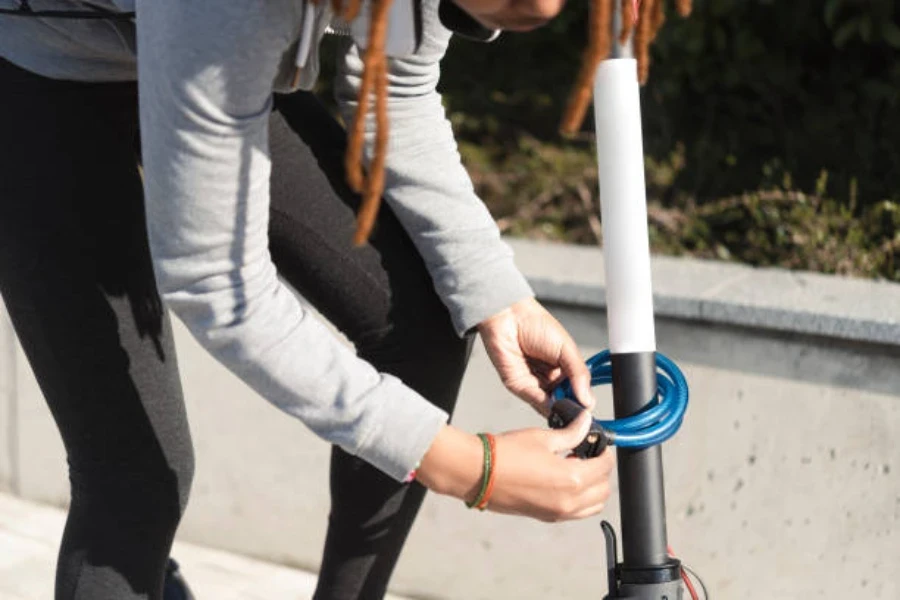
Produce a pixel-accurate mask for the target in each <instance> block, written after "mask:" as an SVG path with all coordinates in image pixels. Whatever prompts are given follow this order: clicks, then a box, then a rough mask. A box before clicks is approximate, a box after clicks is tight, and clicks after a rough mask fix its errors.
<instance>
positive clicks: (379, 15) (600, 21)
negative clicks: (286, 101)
mask: <svg viewBox="0 0 900 600" xmlns="http://www.w3.org/2000/svg"><path fill="white" fill-rule="evenodd" d="M312 1H313V2H315V3H319V2H321V1H322V0H312ZM330 1H331V7H332V9H333V11H334V13H335V14H337V15H340V16H341V17H342V18H343V20H344V21H347V22H349V21H352V20H353V19H355V18H356V17H357V16H358V15H359V13H360V10H361V7H362V2H363V0H330ZM392 1H393V0H369V2H371V6H372V11H371V20H370V23H369V42H368V46H367V48H366V50H365V53H364V55H363V76H362V83H361V85H360V90H359V100H358V103H357V106H356V115H355V118H354V121H353V123H352V125H351V127H352V129H351V131H350V139H349V141H348V144H347V154H346V156H345V158H344V162H345V168H346V171H347V183H348V184H349V185H350V187H351V188H352V189H353V190H354V191H355V192H356V193H358V194H361V195H362V204H361V206H360V209H359V214H358V216H357V222H356V232H355V233H354V235H353V243H354V244H356V245H357V246H359V245H362V244H364V243H365V242H366V241H367V240H368V239H369V235H370V234H371V232H372V228H373V226H374V225H375V218H376V216H377V215H378V208H379V206H380V204H381V196H382V193H383V192H384V169H385V162H386V158H387V141H388V118H387V57H386V56H385V53H384V45H385V37H386V35H387V20H388V12H389V10H390V7H391V3H392ZM613 2H621V3H622V17H623V18H622V28H621V31H620V32H619V36H618V37H619V41H620V42H621V43H625V42H626V41H627V40H628V37H629V36H632V35H633V36H634V51H635V56H636V58H637V62H638V78H639V81H640V82H641V83H642V84H643V83H646V81H647V76H648V74H649V72H650V44H651V43H652V42H653V40H654V39H655V38H656V34H657V33H658V32H659V30H660V28H661V27H662V25H663V22H664V21H665V6H664V0H643V1H641V0H591V3H590V15H589V21H588V23H589V30H588V33H589V35H588V46H587V48H586V49H585V51H584V55H583V56H582V63H581V70H580V71H579V73H578V80H577V82H576V84H575V87H574V88H573V90H572V93H571V95H570V97H569V102H568V105H567V107H566V111H565V114H564V116H563V120H562V125H561V127H560V129H561V130H562V131H563V133H574V132H575V131H577V130H578V129H579V128H580V127H581V124H582V122H583V121H584V116H585V114H586V113H587V108H588V105H589V104H590V101H591V96H592V91H593V90H592V88H593V82H594V74H595V73H596V72H597V67H598V66H599V65H600V62H601V61H602V60H603V59H605V58H606V57H608V56H609V53H610V50H611V49H612V8H613V4H612V3H613ZM675 6H676V10H677V11H678V14H679V15H681V16H683V17H686V16H688V15H689V14H690V12H691V0H675ZM373 93H374V95H375V124H376V129H375V152H374V154H373V157H372V162H371V164H370V165H369V169H368V173H363V161H362V154H363V144H364V140H365V125H366V116H367V114H368V111H369V98H370V97H371V96H372V94H373Z"/></svg>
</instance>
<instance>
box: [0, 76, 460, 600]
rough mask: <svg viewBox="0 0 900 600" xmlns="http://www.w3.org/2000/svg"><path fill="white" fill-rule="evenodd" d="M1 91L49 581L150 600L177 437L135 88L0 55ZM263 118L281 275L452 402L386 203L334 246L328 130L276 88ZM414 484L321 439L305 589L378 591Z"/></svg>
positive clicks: (410, 516)
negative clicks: (58, 477) (55, 534)
mask: <svg viewBox="0 0 900 600" xmlns="http://www.w3.org/2000/svg"><path fill="white" fill-rule="evenodd" d="M0 90H3V91H2V93H0V292H2V295H3V299H4V301H5V303H6V307H7V309H8V311H9V314H10V316H11V318H12V321H13V325H14V327H15V330H16V332H17V334H18V336H19V339H20V341H21V343H22V345H23V348H24V349H25V353H26V355H27V357H28V360H29V362H30V364H31V366H32V368H33V370H34V372H35V374H36V376H37V379H38V382H39V383H40V386H41V389H42V391H43V394H44V396H45V398H46V400H47V402H48V404H49V406H50V409H51V411H52V413H53V416H54V418H55V420H56V423H57V426H58V427H59V430H60V433H61V434H62V438H63V442H64V444H65V447H66V452H67V456H68V463H69V473H70V480H71V487H72V503H71V507H70V510H69V518H68V521H67V523H66V529H65V534H64V536H63V541H62V547H61V549H60V556H59V565H58V569H57V584H56V589H57V591H56V597H57V599H65V600H71V599H78V600H85V599H90V600H113V599H115V600H127V599H138V598H140V599H158V598H160V596H161V589H162V581H163V574H164V570H165V565H166V558H167V556H168V553H169V550H170V547H171V543H172V539H173V536H174V534H175V530H176V528H177V526H178V522H179V519H180V517H181V514H182V512H183V510H184V508H185V504H186V502H187V498H188V492H189V488H190V484H191V478H192V475H193V453H192V447H191V440H190V433H189V430H188V425H187V422H186V415H185V410H184V403H183V399H182V390H181V385H180V380H179V374H178V369H177V365H176V359H175V349H174V346H173V343H172V333H171V328H170V324H169V321H168V317H167V314H166V312H165V311H164V310H163V308H162V305H161V303H160V300H159V297H158V294H157V291H156V287H155V282H154V280H153V275H152V268H151V262H150V258H149V250H148V247H147V239H146V232H145V221H144V212H143V201H142V191H141V182H140V177H139V171H138V164H139V160H138V155H139V147H138V143H137V140H138V130H137V113H136V108H137V98H136V86H135V85H134V84H132V83H103V84H96V83H76V82H67V81H57V80H50V79H46V78H43V77H39V76H36V75H34V74H31V73H28V72H26V71H23V70H21V69H19V68H17V67H15V66H13V65H11V64H10V63H8V62H5V61H3V60H2V59H0ZM270 132H271V133H270V147H271V153H272V161H273V169H272V179H271V189H272V210H271V223H270V249H271V252H272V256H273V259H274V261H275V263H276V266H277V267H278V270H279V272H280V274H281V275H282V276H283V277H284V278H285V279H286V280H287V281H288V282H289V283H290V284H291V285H292V286H293V287H294V288H296V289H297V290H298V291H299V292H300V293H301V294H302V295H303V296H304V297H305V298H306V299H307V300H309V301H310V302H311V303H312V304H313V305H315V306H316V308H317V309H318V310H319V311H320V312H321V313H322V314H323V315H325V316H326V317H327V318H328V319H329V320H330V321H331V322H332V323H334V324H335V325H336V326H337V327H338V328H339V329H340V330H341V331H342V332H343V333H344V334H345V335H346V336H347V337H348V338H349V339H350V340H351V341H352V342H353V343H354V344H355V345H356V347H357V350H358V352H359V354H360V356H362V357H363V358H365V359H367V360H368V361H370V362H371V363H372V364H373V365H375V367H376V368H378V369H379V370H382V371H385V372H388V373H391V374H393V375H396V376H397V377H399V378H401V379H402V380H403V381H405V382H406V383H407V384H408V385H410V386H411V387H412V388H413V389H415V390H417V391H418V392H419V393H421V394H422V395H424V396H425V397H426V398H428V399H429V400H430V401H432V402H434V403H435V404H437V405H439V406H441V407H442V408H444V409H446V410H448V411H452V409H453V406H454V404H455V401H456V396H457V393H458V391H459V385H460V382H461V379H462V375H463V372H464V370H465V366H466V362H467V360H468V355H469V349H470V347H471V339H468V338H467V339H459V338H458V337H457V336H456V334H455V333H454V331H453V328H452V326H451V322H450V318H449V315H448V312H447V310H446V309H445V308H444V306H443V305H442V304H441V302H440V300H439V299H438V298H437V296H436V295H435V293H434V289H433V287H432V284H431V281H430V279H429V277H428V274H427V272H426V270H425V267H424V264H423V262H422V260H421V258H420V257H419V255H418V253H417V252H416V251H415V248H414V246H413V245H412V242H411V241H410V239H409V238H408V237H407V235H406V234H405V233H404V231H403V230H402V228H401V227H400V225H399V223H398V222H397V220H396V218H395V217H394V216H393V214H392V213H391V212H390V210H389V209H388V208H387V207H385V208H383V209H382V212H381V214H380V216H379V220H378V224H377V228H376V230H375V232H374V235H373V237H372V239H371V243H370V244H368V245H367V246H365V247H364V248H359V249H357V248H353V247H352V245H351V238H352V231H353V225H354V212H355V210H356V208H357V206H358V198H357V197H356V196H355V195H354V194H352V193H351V192H350V191H349V190H348V189H347V187H346V186H345V184H344V179H343V166H342V165H343V161H342V155H343V148H344V144H345V133H344V130H343V129H342V128H341V126H340V125H339V124H338V123H337V122H336V121H335V120H334V119H333V118H332V117H331V116H330V115H329V114H328V112H327V111H326V110H325V109H324V108H323V107H322V106H321V105H320V104H319V102H318V101H317V100H316V98H315V97H314V96H312V95H311V94H306V93H298V94H293V95H291V96H284V97H279V98H277V100H276V110H275V112H273V114H272V118H271V122H270ZM298 426H299V424H298ZM309 484H310V485H318V484H319V482H315V481H310V482H309ZM424 492H425V491H424V489H423V488H422V487H421V486H420V485H418V484H415V483H414V484H408V485H403V484H398V483H396V482H394V481H393V480H391V479H390V478H388V477H387V476H385V475H383V474H382V473H380V472H379V471H377V470H375V469H374V468H372V467H371V466H369V465H368V464H367V463H365V462H363V461H361V460H359V459H357V458H355V457H352V456H349V455H347V454H346V453H344V452H343V451H341V450H339V449H337V448H335V449H334V450H333V451H332V458H331V498H332V507H331V514H330V518H329V527H328V534H327V538H326V543H325V549H324V556H323V562H322V567H321V574H320V580H319V587H318V590H317V592H316V598H317V599H322V600H324V599H350V598H364V599H367V598H381V597H382V596H383V595H384V593H385V590H386V587H387V583H388V579H389V578H390V575H391V572H392V570H393V567H394V565H395V563H396V560H397V557H398V555H399V553H400V550H401V547H402V545H403V543H404V541H405V539H406V536H407V534H408V532H409V529H410V527H411V525H412V522H413V520H414V518H415V515H416V512H417V510H418V508H419V506H420V505H421V502H422V499H423V497H424ZM298 518H303V517H302V515H298ZM226 525H227V524H226ZM198 600H203V599H198Z"/></svg>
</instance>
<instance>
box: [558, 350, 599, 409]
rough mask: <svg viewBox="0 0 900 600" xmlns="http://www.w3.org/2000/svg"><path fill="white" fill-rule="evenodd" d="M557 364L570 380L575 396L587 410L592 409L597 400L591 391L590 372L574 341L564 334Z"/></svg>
mask: <svg viewBox="0 0 900 600" xmlns="http://www.w3.org/2000/svg"><path fill="white" fill-rule="evenodd" d="M559 366H560V367H561V368H562V371H563V374H565V375H566V377H568V378H569V381H571V382H572V391H573V392H575V397H576V398H577V399H578V401H579V402H581V404H582V405H584V406H586V407H587V409H588V410H594V406H596V404H597V401H596V400H595V399H594V394H593V393H592V392H591V372H590V370H589V369H588V368H587V365H586V364H585V363H584V358H582V356H581V353H580V352H578V347H577V346H576V345H575V341H574V340H573V339H572V338H571V337H569V335H568V334H566V336H565V339H564V341H563V344H562V347H561V348H560V351H559Z"/></svg>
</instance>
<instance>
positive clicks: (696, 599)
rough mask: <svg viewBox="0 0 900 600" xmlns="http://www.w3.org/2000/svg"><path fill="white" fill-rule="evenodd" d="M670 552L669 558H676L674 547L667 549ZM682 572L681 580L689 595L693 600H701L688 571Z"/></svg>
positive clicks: (682, 570)
mask: <svg viewBox="0 0 900 600" xmlns="http://www.w3.org/2000/svg"><path fill="white" fill-rule="evenodd" d="M667 549H668V551H669V556H671V557H673V558H674V557H675V553H674V552H672V546H668V547H667ZM680 570H681V580H682V581H683V582H684V587H686V588H687V589H688V593H689V594H690V595H691V598H692V600H700V598H699V597H698V596H697V590H696V589H695V588H694V583H693V582H692V581H691V578H690V577H688V574H687V571H685V570H684V569H683V568H682V569H680Z"/></svg>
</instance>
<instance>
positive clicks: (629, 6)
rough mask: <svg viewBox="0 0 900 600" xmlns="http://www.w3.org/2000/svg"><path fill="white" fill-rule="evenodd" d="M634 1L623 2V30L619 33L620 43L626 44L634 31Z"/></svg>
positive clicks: (625, 0) (623, 0)
mask: <svg viewBox="0 0 900 600" xmlns="http://www.w3.org/2000/svg"><path fill="white" fill-rule="evenodd" d="M636 16H637V15H635V14H634V0H622V30H621V31H620V32H619V43H620V44H625V43H627V42H628V38H629V37H631V32H632V31H634V21H635V17H636Z"/></svg>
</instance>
